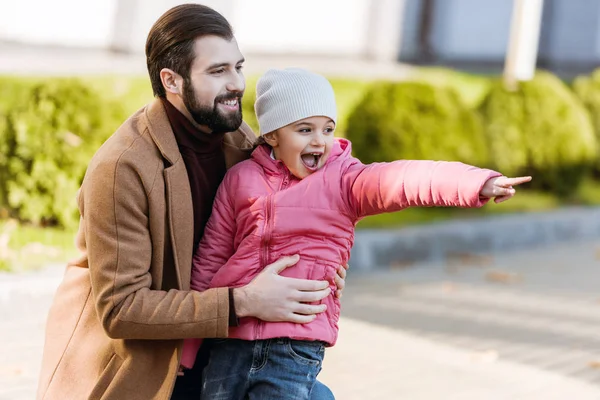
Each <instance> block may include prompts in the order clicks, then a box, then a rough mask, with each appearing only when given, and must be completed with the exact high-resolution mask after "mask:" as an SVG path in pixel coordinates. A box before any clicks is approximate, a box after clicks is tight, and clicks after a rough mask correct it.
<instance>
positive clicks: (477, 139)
mask: <svg viewBox="0 0 600 400" xmlns="http://www.w3.org/2000/svg"><path fill="white" fill-rule="evenodd" d="M347 137H348V138H349V139H350V140H352V142H353V145H354V146H353V150H354V154H355V155H356V156H357V157H358V158H360V159H361V160H362V161H363V162H367V163H368V162H377V161H393V160H397V159H416V160H418V159H432V160H447V161H462V162H465V163H469V164H473V165H478V166H486V165H489V164H490V162H489V158H488V149H487V145H486V142H485V138H484V135H483V131H482V125H481V121H480V119H479V117H478V116H477V115H476V113H474V112H472V111H471V110H469V109H468V107H467V106H466V105H465V104H464V103H463V102H462V101H461V99H460V98H459V96H458V95H457V94H456V92H455V91H453V90H452V89H450V88H447V87H441V86H436V85H432V84H429V83H424V82H397V83H391V82H379V83H374V84H373V85H372V86H371V87H370V88H369V89H368V90H367V92H366V93H365V96H364V97H363V98H362V100H361V101H360V102H359V103H358V104H357V105H356V107H355V108H354V111H352V113H351V114H350V117H349V119H348V128H347Z"/></svg>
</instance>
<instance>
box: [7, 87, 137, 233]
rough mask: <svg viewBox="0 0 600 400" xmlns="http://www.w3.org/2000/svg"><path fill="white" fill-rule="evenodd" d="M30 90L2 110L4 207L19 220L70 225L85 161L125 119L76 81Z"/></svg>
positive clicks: (107, 103)
mask: <svg viewBox="0 0 600 400" xmlns="http://www.w3.org/2000/svg"><path fill="white" fill-rule="evenodd" d="M26 86H28V85H27V84H26V85H25V87H24V90H25V91H24V93H21V94H20V95H19V96H17V97H13V98H12V100H13V104H11V105H10V107H4V108H3V109H0V121H1V122H0V124H1V127H0V147H1V150H2V157H1V158H0V176H2V178H3V179H2V180H1V181H0V187H2V189H1V190H0V192H2V193H4V194H5V198H4V199H3V201H4V204H3V208H5V209H7V210H8V213H9V214H10V215H13V216H16V217H18V218H19V219H20V220H21V221H27V222H33V223H36V224H58V225H61V226H65V227H71V226H73V225H74V224H75V223H76V222H77V220H78V217H77V204H76V201H75V197H76V193H77V189H78V188H79V185H80V184H81V180H82V178H83V175H84V173H85V169H86V166H87V163H88V162H89V160H90V158H91V156H92V155H93V153H94V152H95V151H96V149H97V148H98V147H99V146H100V144H102V142H104V140H106V139H107V138H108V136H110V135H111V134H112V133H113V132H114V131H115V129H116V128H117V127H118V126H119V125H120V124H121V123H122V122H123V121H124V119H125V117H126V115H123V114H122V113H121V112H119V109H118V108H117V107H116V106H115V105H114V104H113V103H111V102H108V101H106V100H105V99H103V98H102V97H101V96H99V95H98V94H97V93H96V92H94V91H92V90H91V89H89V88H88V86H86V85H84V84H82V83H81V82H80V81H78V80H74V79H48V80H44V81H40V82H38V83H34V84H32V85H31V86H30V87H26Z"/></svg>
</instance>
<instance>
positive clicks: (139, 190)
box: [80, 157, 229, 339]
mask: <svg viewBox="0 0 600 400" xmlns="http://www.w3.org/2000/svg"><path fill="white" fill-rule="evenodd" d="M122 158H124V157H122ZM160 171H161V169H160V168H158V166H157V170H156V173H157V174H159V173H160ZM156 179H161V177H157V178H156ZM153 195H156V196H164V193H153V192H152V187H148V185H145V184H144V182H143V178H142V177H141V176H140V175H139V174H138V173H137V171H136V169H135V168H134V167H133V166H132V165H131V164H130V163H128V162H127V161H121V162H118V163H117V162H105V163H101V164H99V165H97V166H95V167H94V168H93V170H92V171H91V172H90V174H89V176H88V177H87V178H86V182H85V183H84V187H83V188H82V193H81V197H80V209H81V210H82V215H83V220H84V224H85V237H86V247H87V250H88V260H89V268H90V273H91V281H92V291H93V296H94V301H95V304H96V311H97V313H98V316H99V318H100V321H101V323H102V326H103V327H104V329H105V331H106V333H107V335H108V336H110V337H112V338H122V339H183V338H188V337H226V336H227V328H228V317H229V301H228V291H227V289H226V288H223V289H210V290H207V291H205V292H202V293H199V292H193V291H190V292H188V291H180V290H170V291H168V292H167V291H163V290H152V289H151V284H152V277H151V275H150V265H151V261H152V253H153V249H152V243H151V238H150V230H149V229H150V228H149V222H150V221H149V218H148V213H149V210H148V206H149V201H148V199H149V197H151V196H153Z"/></svg>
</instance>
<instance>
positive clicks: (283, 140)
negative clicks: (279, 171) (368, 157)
mask: <svg viewBox="0 0 600 400" xmlns="http://www.w3.org/2000/svg"><path fill="white" fill-rule="evenodd" d="M334 130H335V123H334V122H333V121H332V120H331V119H330V118H328V117H322V116H318V117H310V118H305V119H301V120H299V121H296V122H294V123H291V124H289V125H287V126H284V127H283V128H279V129H278V130H276V131H274V132H271V133H269V134H267V135H265V141H266V142H267V143H268V144H269V145H271V147H273V152H274V153H275V158H276V159H278V160H281V161H282V162H283V163H284V164H285V166H286V167H287V168H288V169H289V170H290V172H291V173H292V175H294V176H295V177H296V178H298V179H304V178H306V177H307V176H309V175H310V174H312V173H313V172H315V171H316V170H318V169H319V168H321V167H322V166H323V165H325V161H327V158H328V157H329V153H331V148H332V147H333V131H334Z"/></svg>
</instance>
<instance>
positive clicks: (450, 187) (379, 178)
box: [342, 159, 502, 218]
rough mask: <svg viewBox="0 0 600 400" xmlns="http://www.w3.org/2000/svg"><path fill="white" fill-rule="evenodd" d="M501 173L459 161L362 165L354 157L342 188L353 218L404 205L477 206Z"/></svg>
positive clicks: (405, 206) (404, 161) (398, 208)
mask: <svg viewBox="0 0 600 400" xmlns="http://www.w3.org/2000/svg"><path fill="white" fill-rule="evenodd" d="M501 175H502V174H500V173H498V172H495V171H491V170H488V169H481V168H477V167H473V166H470V165H466V164H462V163H459V162H444V161H421V160H400V161H394V162H390V163H374V164H369V165H364V164H362V163H361V162H360V161H358V160H356V159H354V160H353V162H352V164H351V165H350V166H349V167H348V169H347V170H346V173H345V175H344V178H343V183H342V185H343V186H344V187H343V188H342V190H344V193H347V194H348V196H347V197H348V204H349V207H350V209H351V211H352V212H354V214H355V215H356V217H357V218H362V217H365V216H368V215H374V214H381V213H385V212H393V211H398V210H401V209H403V208H407V207H431V206H441V207H481V206H483V205H484V204H485V203H486V202H487V201H488V200H489V199H481V198H480V195H479V194H480V192H481V188H482V187H483V185H484V184H485V182H487V180H488V179H490V178H493V177H497V176H501Z"/></svg>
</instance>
